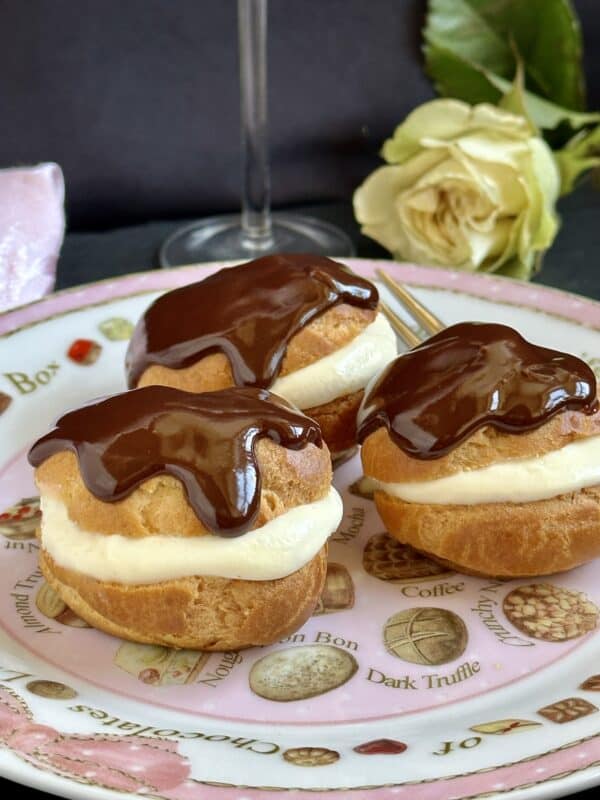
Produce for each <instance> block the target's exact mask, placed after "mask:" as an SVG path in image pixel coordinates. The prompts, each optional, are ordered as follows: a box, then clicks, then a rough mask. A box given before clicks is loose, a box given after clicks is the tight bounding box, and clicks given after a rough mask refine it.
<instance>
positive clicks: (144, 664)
mask: <svg viewBox="0 0 600 800" xmlns="http://www.w3.org/2000/svg"><path fill="white" fill-rule="evenodd" d="M210 655H211V654H210V653H203V652H202V651H200V650H175V649H173V648H170V647H161V646H160V645H153V644H136V643H135V642H123V644H122V645H121V646H120V647H119V649H118V650H117V654H116V656H115V658H114V663H115V665H116V666H117V667H120V668H121V669H123V670H125V672H128V673H129V674H130V675H134V676H135V677H136V678H137V679H138V680H140V681H142V683H147V684H151V685H153V686H172V685H178V684H185V683H194V682H195V680H196V678H197V677H198V675H199V674H200V672H201V671H202V668H203V667H204V666H205V664H206V662H207V661H208V659H209V658H210Z"/></svg>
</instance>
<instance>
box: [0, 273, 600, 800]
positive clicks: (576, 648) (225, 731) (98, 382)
mask: <svg viewBox="0 0 600 800" xmlns="http://www.w3.org/2000/svg"><path fill="white" fill-rule="evenodd" d="M348 263H349V264H350V266H352V267H353V268H354V269H355V270H356V271H357V272H358V273H360V274H361V275H364V276H366V277H373V276H374V270H375V268H376V267H377V264H376V263H375V262H373V261H361V260H352V261H349V262H348ZM382 265H384V266H385V268H386V269H388V270H390V271H391V272H392V273H393V274H394V276H395V277H397V279H399V280H400V281H403V282H405V283H407V284H408V285H409V286H410V287H411V288H414V291H415V294H416V295H417V296H418V297H419V298H420V299H421V300H422V301H423V302H424V303H425V304H426V305H428V306H429V307H430V308H431V309H432V310H433V311H434V313H435V314H437V315H438V316H439V317H440V318H441V319H442V320H443V321H444V322H447V323H453V322H457V321H459V320H463V319H476V320H486V321H496V322H504V323H507V324H509V325H512V326H514V327H516V328H518V329H519V330H520V331H521V332H522V333H523V334H524V335H525V336H526V337H527V338H529V339H531V340H533V341H534V342H538V343H540V344H544V345H547V346H549V347H554V348H559V349H562V350H567V351H570V352H573V353H576V354H578V355H581V356H583V357H584V358H585V359H587V360H588V361H589V362H590V363H591V364H592V366H594V367H595V366H597V365H600V304H598V303H595V302H592V301H590V300H586V299H584V298H580V297H575V296H572V295H568V294H564V293H562V292H557V291H554V290H551V289H545V288H541V287H539V286H533V285H525V284H520V283H516V282H514V281H510V280H507V279H502V278H493V277H487V276H479V275H467V274H461V273H454V272H449V271H443V270H433V269H423V268H417V267H413V266H409V265H401V264H392V263H390V262H384V264H382ZM218 267H219V265H210V266H199V267H188V268H184V269H179V270H173V271H170V272H168V271H167V272H152V273H144V274H137V275H131V276H128V277H125V278H123V279H120V280H116V281H105V282H102V283H98V284H95V285H92V286H87V287H84V288H80V289H76V290H71V291H67V292H63V293H59V294H57V295H54V296H51V297H48V298H46V299H44V300H42V301H40V302H38V303H34V304H32V305H29V306H26V307H23V308H20V309H17V310H15V311H12V312H9V313H7V314H5V315H3V316H1V317H0V334H2V336H1V337H0V365H1V374H0V436H1V441H2V444H3V452H2V457H1V459H0V534H2V537H1V539H0V586H1V587H2V589H1V591H0V620H1V622H0V642H1V647H2V655H1V656H0V744H1V746H2V747H1V749H0V771H1V772H2V774H3V775H4V776H5V777H7V778H10V779H12V780H15V781H19V782H21V783H24V784H29V785H32V786H35V787H37V788H40V789H44V790H46V791H49V792H53V793H55V794H58V795H62V796H65V797H73V798H117V797H119V796H121V797H122V796H123V795H131V796H133V795H141V794H145V795H150V796H151V797H153V798H161V799H163V798H164V799H166V800H271V799H273V800H274V798H281V799H282V800H286V799H287V798H294V799H297V800H304V798H306V800H314V798H320V797H323V798H324V797H325V796H327V798H335V797H343V798H357V800H358V799H359V798H360V800H363V798H365V799H366V800H388V798H389V799H390V800H391V798H396V797H400V798H408V799H410V800H434V798H435V799H437V798H476V797H483V796H485V797H489V796H493V795H495V794H496V793H498V794H499V795H503V794H510V796H511V797H515V798H517V797H519V798H524V797H527V798H530V797H531V798H534V797H535V798H539V797H556V796H559V795H564V794H566V793H569V792H573V791H576V790H578V789H583V788H586V787H588V786H592V785H594V784H595V783H597V782H600V768H599V766H598V765H599V764H600V733H599V731H600V713H598V712H599V708H600V674H596V673H600V634H598V633H596V631H600V619H599V617H600V580H599V576H600V572H599V570H600V565H599V564H594V563H592V564H589V565H587V566H584V567H581V568H579V569H576V570H573V571H572V572H569V573H565V574H561V575H555V576H551V577H549V578H540V579H529V580H518V581H510V582H498V581H493V580H486V579H484V578H474V577H466V576H464V575H460V574H457V573H454V572H447V571H444V570H443V569H442V568H441V567H439V566H438V565H437V564H435V563H433V562H431V561H429V560H428V559H427V558H425V557H423V556H421V555H419V554H417V553H415V552H414V551H411V550H410V549H409V548H405V547H403V546H401V545H400V544H398V543H397V542H395V541H394V540H392V539H391V538H390V537H389V536H387V534H386V533H385V532H384V531H383V526H382V524H381V522H380V521H379V519H378V516H377V514H376V512H375V508H374V505H373V503H372V501H371V500H370V498H369V497H368V496H366V495H365V494H364V492H362V490H361V486H360V483H359V479H360V462H359V458H358V457H355V458H354V459H353V460H351V461H348V462H346V463H345V464H343V465H342V466H341V467H340V468H339V469H338V470H337V471H336V476H335V483H336V485H337V487H338V489H339V490H340V492H341V493H342V495H343V500H344V508H345V513H344V518H343V521H342V524H341V526H340V528H339V529H338V531H337V532H336V533H335V534H334V535H333V537H332V540H331V546H330V565H329V570H328V575H327V583H326V587H325V591H324V593H323V596H322V598H321V601H320V604H319V606H318V608H317V610H316V612H315V614H314V616H313V617H312V618H311V619H310V620H309V621H308V623H307V624H306V625H305V626H304V627H303V628H302V629H301V630H300V631H298V632H297V633H295V634H293V635H292V636H290V637H289V638H288V639H286V640H285V641H282V642H279V643H277V644H276V645H273V646H270V647H265V648H257V649H253V650H246V651H243V652H239V653H213V654H210V653H200V652H193V651H190V650H178V651H176V650H170V649H167V648H163V647H153V646H147V645H136V644H131V643H128V642H123V641H120V640H117V639H115V638H112V637H110V636H107V635H105V634H103V633H100V632H98V631H95V630H92V629H91V628H89V627H87V626H86V625H85V623H84V622H83V621H82V620H80V619H79V618H78V617H77V616H76V615H75V614H74V613H73V612H72V611H71V610H70V609H69V608H67V607H66V606H65V605H64V604H63V603H62V601H61V600H60V599H59V598H58V597H57V595H55V594H54V593H53V591H52V590H51V589H50V588H49V587H48V586H47V585H46V584H45V582H44V580H43V577H42V575H41V573H40V571H39V569H38V566H37V553H38V545H37V542H36V539H35V529H36V525H37V523H38V520H39V509H38V503H37V498H36V496H35V494H36V490H35V486H34V483H33V480H32V471H31V469H30V467H29V466H28V464H27V462H26V458H25V454H26V451H27V448H28V445H29V444H30V443H31V441H32V440H33V439H35V438H36V437H37V436H39V435H40V434H41V433H43V432H44V431H45V430H46V429H47V427H48V426H49V425H50V424H51V423H52V422H53V420H54V419H55V418H56V417H57V416H58V415H59V414H61V413H62V412H64V411H65V410H66V409H68V408H70V407H73V406H76V405H79V404H81V403H82V402H84V401H86V400H89V399H91V398H94V397H98V396H99V395H105V394H109V393H112V392H116V391H120V390H122V389H124V388H125V381H124V370H123V357H124V354H125V349H126V346H127V339H128V337H129V335H130V333H131V330H132V326H133V323H135V321H136V320H137V318H138V317H139V316H140V314H141V313H142V311H143V310H144V309H145V307H146V306H147V305H148V304H149V303H150V301H151V300H152V299H153V298H155V297H156V296H157V294H158V293H159V292H160V291H163V290H165V289H170V288H174V287H176V286H180V285H182V284H184V283H187V282H189V281H192V280H197V279H200V278H202V277H203V276H205V275H207V274H208V273H209V271H211V270H215V269H217V268H218ZM382 294H383V295H384V296H386V299H387V301H388V302H389V303H390V304H391V305H394V301H393V299H392V298H391V297H390V296H387V295H386V292H385V290H382ZM561 612H567V613H566V614H564V613H561Z"/></svg>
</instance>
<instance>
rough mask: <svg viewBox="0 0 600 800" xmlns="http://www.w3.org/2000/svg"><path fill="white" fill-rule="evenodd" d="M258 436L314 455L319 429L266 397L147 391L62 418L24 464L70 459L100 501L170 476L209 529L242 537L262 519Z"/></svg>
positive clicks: (246, 392)
mask: <svg viewBox="0 0 600 800" xmlns="http://www.w3.org/2000/svg"><path fill="white" fill-rule="evenodd" d="M263 437H268V438H269V439H271V440H272V441H274V442H277V443H278V444H281V445H283V447H287V448H289V449H290V450H300V449H301V448H303V447H304V446H305V445H307V444H308V443H311V442H312V443H314V444H317V445H319V446H321V432H320V430H319V426H318V425H317V423H316V422H313V420H311V419H309V418H308V417H305V416H304V414H302V413H300V412H299V411H297V410H296V409H294V408H293V406H290V405H289V404H288V403H286V402H285V401H284V400H282V399H281V398H279V397H277V396H276V395H272V394H270V393H269V392H267V391H265V390H264V389H237V388H233V389H225V390H223V391H220V392H211V393H206V394H191V393H188V392H182V391H179V390H178V389H171V388H168V387H164V386H147V387H145V388H143V389H136V390H134V391H131V392H125V393H124V394H117V395H113V396H112V397H108V398H105V399H103V400H99V401H98V402H94V403H91V404H90V405H87V406H83V407H82V408H79V409H77V410H75V411H71V412H69V413H68V414H65V415H64V416H63V417H61V418H60V419H59V420H58V422H57V423H56V427H55V428H54V430H52V431H50V433H48V434H46V435H45V436H43V437H42V438H41V439H39V440H38V441H37V442H36V443H35V444H34V445H33V447H32V448H31V450H30V451H29V463H30V464H32V465H33V466H34V467H37V466H39V465H40V464H41V463H42V462H43V461H45V460H46V459H47V458H49V457H50V456H52V455H54V454H55V453H58V452H60V451H62V450H70V451H72V452H74V453H75V454H76V455H77V458H78V460H79V469H80V471H81V475H82V478H83V481H84V483H85V485H86V486H87V488H88V490H89V491H90V492H91V493H92V494H93V495H94V496H95V497H97V498H98V499H99V500H103V501H105V502H114V501H116V500H121V499H122V498H124V497H126V496H127V495H129V494H131V492H133V490H134V489H135V488H136V487H138V486H139V485H140V484H141V483H143V482H144V481H146V480H148V479H149V478H152V477H154V476H155V475H161V474H168V475H172V476H174V477H175V478H178V479H179V480H180V481H181V482H182V483H183V485H184V487H185V491H186V494H187V497H188V500H189V502H190V505H191V506H192V508H193V509H194V511H195V513H196V515H197V517H198V519H200V520H201V521H202V522H203V523H204V525H205V526H206V527H207V528H208V529H209V530H211V531H213V532H214V533H218V534H220V535H221V536H239V535H240V534H242V533H245V532H246V531H248V530H249V529H250V528H251V527H252V525H253V523H254V520H255V519H256V516H257V514H258V511H259V506H260V491H261V477H260V473H259V470H258V464H257V461H256V456H255V453H254V449H255V444H256V441H257V440H258V439H260V438H263Z"/></svg>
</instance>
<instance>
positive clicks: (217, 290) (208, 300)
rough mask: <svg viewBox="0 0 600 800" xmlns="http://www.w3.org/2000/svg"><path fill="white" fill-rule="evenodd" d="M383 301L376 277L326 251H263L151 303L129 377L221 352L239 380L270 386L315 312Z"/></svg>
mask: <svg viewBox="0 0 600 800" xmlns="http://www.w3.org/2000/svg"><path fill="white" fill-rule="evenodd" d="M378 301H379V296H378V293H377V289H376V288H375V286H373V284H371V283H369V282H368V281H366V280H364V279H362V278H359V277H358V276H356V275H353V274H352V273H351V272H350V271H349V270H348V269H347V268H346V267H344V266H343V265H342V264H338V263H337V262H336V261H331V260H330V259H329V258H325V257H323V256H312V255H275V256H265V257H263V258H258V259H256V260H255V261H250V262H248V263H247V264H241V265H240V266H238V267H232V268H229V269H222V270H220V271H219V272H216V273H215V274H214V275H210V276H209V277H208V278H205V279H204V280H203V281H200V282H199V283H192V284H190V285H189V286H182V287H181V288H180V289H175V290H174V291H172V292H168V293H167V294H164V295H162V297H159V298H158V300H156V301H155V302H154V303H153V304H152V305H151V306H150V308H149V309H148V310H147V311H146V313H145V314H144V316H143V317H142V318H141V320H140V321H139V322H138V324H137V326H136V328H135V331H134V333H133V336H132V339H131V342H130V344H129V349H128V351H127V357H126V362H125V364H126V370H127V381H128V385H129V386H130V387H133V386H136V385H137V382H138V380H139V378H140V376H141V375H142V373H143V372H144V370H145V369H146V368H147V367H149V366H150V365H151V364H162V365H163V366H166V367H170V368H172V369H180V368H182V367H189V366H190V365H191V364H194V363H195V362H196V361H199V360H200V359H201V358H204V356H207V355H209V354H210V353H214V352H222V353H225V354H226V355H227V356H228V357H229V360H230V362H231V367H232V371H233V377H234V380H235V383H236V385H237V386H260V387H262V388H267V387H269V386H270V385H271V384H272V383H273V381H274V380H275V378H276V377H277V375H278V373H279V370H280V368H281V363H282V361H283V357H284V355H285V351H286V348H287V345H288V342H289V341H290V339H291V338H292V337H293V336H294V335H295V334H296V333H298V331H300V330H301V329H302V328H303V327H304V326H305V325H307V324H308V323H309V322H310V321H311V320H312V319H314V318H315V317H316V316H318V315H319V314H322V313H323V312H324V311H326V310H327V309H328V308H331V307H332V306H334V305H337V304H339V303H349V304H350V305H354V306H360V307H361V308H375V307H376V306H377V303H378Z"/></svg>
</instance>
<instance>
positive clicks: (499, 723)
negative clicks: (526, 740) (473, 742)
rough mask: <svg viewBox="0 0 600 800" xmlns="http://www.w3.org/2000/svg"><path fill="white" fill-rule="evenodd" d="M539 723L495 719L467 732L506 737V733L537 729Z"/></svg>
mask: <svg viewBox="0 0 600 800" xmlns="http://www.w3.org/2000/svg"><path fill="white" fill-rule="evenodd" d="M541 724H542V723H541V722H532V721H531V720H530V719H497V720H494V722H483V723H481V724H480V725H471V727H470V728H469V730H471V731H475V733H494V734H498V735H506V734H507V733H519V732H520V731H528V730H531V728H537V727H539V726H540V725H541Z"/></svg>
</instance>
